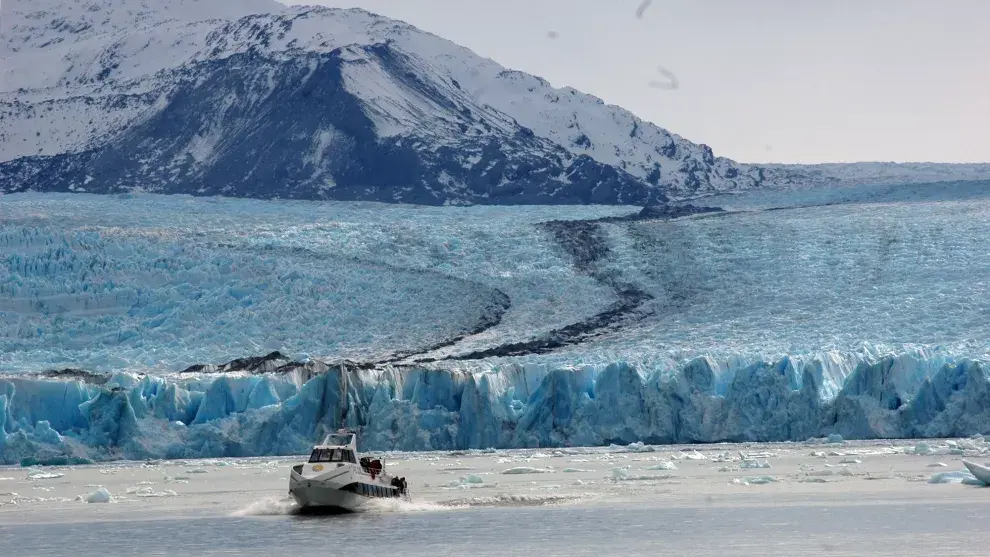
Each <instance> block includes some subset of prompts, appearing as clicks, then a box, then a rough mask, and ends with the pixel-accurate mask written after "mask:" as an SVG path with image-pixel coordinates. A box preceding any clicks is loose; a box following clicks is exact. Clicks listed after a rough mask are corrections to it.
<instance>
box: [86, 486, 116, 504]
mask: <svg viewBox="0 0 990 557" xmlns="http://www.w3.org/2000/svg"><path fill="white" fill-rule="evenodd" d="M112 500H113V496H112V495H110V492H109V491H107V488H105V487H101V488H100V489H97V490H96V491H94V492H93V493H90V494H89V495H87V496H86V502H87V503H109V502H110V501H112Z"/></svg>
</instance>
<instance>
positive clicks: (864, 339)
mask: <svg viewBox="0 0 990 557" xmlns="http://www.w3.org/2000/svg"><path fill="white" fill-rule="evenodd" d="M629 211H630V209H628V208H626V209H623V208H601V207H584V208H572V207H556V208H546V207H542V208H541V207H530V208H497V207H484V208H480V207H475V208H456V209H455V208H443V209H440V208H435V209H420V208H411V207H382V206H377V205H362V204H340V203H336V204H335V203H291V202H260V201H237V200H228V199H192V198H183V197H176V198H163V197H158V196H145V195H136V196H128V197H126V198H115V197H96V196H83V195H79V196H71V197H70V196H59V195H37V194H18V195H13V196H5V197H3V198H2V203H0V223H2V224H0V249H2V251H0V313H2V315H0V317H2V319H0V370H2V371H4V372H6V373H8V374H9V375H8V378H7V379H3V380H0V426H2V430H3V435H0V460H3V461H4V462H11V463H13V462H19V461H20V460H21V459H24V458H37V459H39V460H45V459H54V458H64V457H66V456H74V457H84V458H94V459H108V458H120V457H127V458H162V457H168V458H176V457H205V456H223V457H226V456H251V455H266V454H297V453H303V452H306V451H307V450H308V449H309V448H310V446H311V444H312V443H313V442H314V441H315V440H317V439H318V438H319V437H320V436H321V435H322V434H323V433H324V432H326V431H330V430H334V429H336V428H337V427H340V426H342V425H346V426H350V427H356V428H359V429H360V430H361V439H362V443H363V444H364V445H365V446H366V447H370V448H374V449H410V450H423V449H466V448H473V449H485V448H489V447H537V446H539V447H555V446H568V445H607V444H609V443H617V444H624V445H631V446H630V447H629V448H628V449H627V450H628V451H629V452H630V454H636V453H638V452H640V451H648V450H649V448H648V445H649V444H656V443H680V442H685V443H686V442H715V441H768V440H805V439H808V438H827V437H829V436H834V437H831V439H833V440H836V441H839V440H841V439H860V438H878V437H879V438H895V437H897V438H903V437H951V436H968V435H973V434H980V433H988V432H990V381H988V368H987V366H986V365H985V364H983V363H981V362H980V361H979V360H980V359H985V357H986V355H987V347H988V341H987V339H988V338H990V324H988V323H990V321H988V320H987V319H986V316H987V315H988V311H990V309H988V306H987V298H986V296H985V295H984V290H985V284H984V282H985V280H984V277H985V276H986V275H987V271H988V270H990V254H988V252H987V250H986V249H985V247H984V239H985V238H986V237H987V232H988V231H990V223H988V211H987V202H986V201H984V200H983V199H982V198H980V197H978V196H977V197H973V198H966V199H957V200H954V201H951V202H939V203H932V202H911V203H907V202H900V203H871V204H862V205H838V206H828V207H810V208H801V209H789V210H781V211H752V212H750V211H748V212H736V213H732V214H724V215H710V216H703V217H693V218H687V219H679V220H675V221H638V222H632V221H618V222H605V223H598V224H594V226H597V227H598V228H597V229H596V230H598V231H600V232H601V235H602V236H601V237H602V238H604V245H605V246H606V247H607V249H604V250H602V255H601V257H600V258H599V259H594V260H590V259H589V260H581V261H575V260H574V259H572V258H571V257H569V256H568V254H567V252H566V251H565V250H564V249H562V248H561V246H560V245H558V244H557V243H555V242H556V240H555V239H554V238H553V237H552V236H551V235H549V234H547V233H546V232H545V231H544V230H543V229H541V228H540V227H538V226H536V225H537V224H538V223H541V222H544V221H547V220H551V219H571V220H573V219H589V218H595V217H601V216H607V215H621V214H625V213H627V212H629ZM582 226H584V225H582ZM588 226H591V225H588ZM576 237H578V238H580V235H578V236H576ZM577 247H579V248H587V247H596V246H595V245H590V246H589V245H578V246H577ZM589 268H590V269H589ZM602 276H605V277H609V280H610V281H611V283H607V282H605V281H603V280H602V279H601V277H602ZM596 277H597V278H596ZM607 284H613V285H614V284H626V285H632V287H634V288H635V289H638V290H639V291H641V292H645V293H647V294H648V295H649V296H650V297H648V298H646V301H645V302H644V305H643V307H644V308H645V311H643V312H642V314H641V315H640V316H639V317H640V318H639V319H637V320H630V321H628V322H623V323H621V326H616V327H613V328H612V329H609V330H607V331H603V332H602V333H601V334H600V335H598V336H597V337H594V338H591V339H589V340H587V341H585V342H582V343H580V344H575V345H573V346H565V347H563V348H561V349H559V350H556V351H554V352H551V353H549V354H539V355H524V356H517V357H511V358H488V359H484V360H480V361H476V362H463V363H462V362H457V361H453V362H444V363H441V364H437V365H433V366H426V365H422V364H419V365H413V366H410V367H401V368H392V367H388V366H381V367H379V368H377V369H375V370H361V371H358V370H355V369H353V368H348V370H347V371H341V369H339V368H334V369H332V370H331V371H330V372H329V373H328V374H325V375H320V376H317V377H312V376H311V375H306V374H304V373H302V372H301V371H299V370H297V371H296V372H292V373H287V374H284V375H272V376H236V375H226V376H222V377H219V378H216V377H211V376H205V377H191V376H181V377H179V376H174V375H168V372H170V371H173V370H175V369H178V368H182V367H185V366H187V365H189V364H195V363H220V362H223V361H225V360H228V359H231V358H234V357H243V356H248V355H258V354H260V353H264V352H267V351H268V350H273V349H280V350H282V351H284V352H286V353H288V354H290V355H293V356H296V357H299V358H304V357H305V356H307V355H310V356H313V357H320V358H327V359H329V360H335V361H339V360H340V359H343V358H366V359H372V358H380V357H387V356H388V355H390V354H394V353H396V352H400V353H401V352H404V351H416V350H420V351H425V352H426V353H427V354H454V355H456V354H460V353H464V352H466V351H469V350H477V349H481V348H488V347H492V346H499V345H503V344H505V343H510V342H520V341H526V340H529V339H532V338H533V337H536V336H538V335H540V334H542V333H544V332H547V331H550V330H552V329H557V328H561V327H564V326H567V325H569V324H572V323H575V322H579V321H581V320H583V319H586V318H587V317H589V316H591V315H594V314H596V313H599V312H602V311H603V310H605V309H607V308H609V307H611V306H612V305H613V304H614V303H615V302H616V299H617V290H616V288H613V287H611V286H608V285H607ZM504 302H507V303H504ZM493 308H495V309H497V308H501V309H500V310H498V311H501V313H499V314H498V319H497V320H489V323H488V325H489V326H488V328H484V330H482V331H481V332H478V333H477V334H470V333H471V332H472V331H475V330H477V328H478V326H479V323H482V322H484V321H485V319H486V316H487V317H490V316H491V315H494V314H496V313H498V311H495V309H493ZM465 334H467V335H468V336H467V337H466V338H464V339H461V340H457V337H458V336H461V335H465ZM444 342H450V343H452V344H451V345H450V346H448V347H446V348H443V349H440V350H432V348H431V347H433V346H435V345H437V344H438V343H444ZM51 367H83V368H89V369H95V370H115V371H120V370H125V371H126V373H119V372H118V373H116V374H115V375H113V376H112V377H110V378H109V381H108V382H107V383H106V384H102V385H97V384H87V383H83V382H81V381H78V380H55V379H41V378H39V377H37V376H35V375H30V374H25V372H32V371H40V370H44V369H47V368H51ZM142 371H151V372H154V374H151V375H144V376H142V375H138V374H137V373H136V372H142ZM639 443H642V444H639ZM826 447H827V448H825V449H823V454H830V453H833V452H835V453H838V452H841V451H845V445H844V444H839V443H836V444H833V445H828V446H826ZM974 447H975V445H973V446H969V445H966V444H965V443H962V442H960V443H957V445H956V446H954V447H953V446H949V445H945V446H942V447H939V448H938V449H937V450H938V451H945V452H931V453H930V454H966V453H967V451H968V452H973V451H974V450H977V448H978V447H977V448H974ZM980 447H983V445H980ZM916 450H917V451H918V454H929V451H934V450H936V449H933V448H932V447H931V446H929V447H927V448H926V447H925V446H923V445H922V444H920V443H919V446H918V447H916ZM841 456H845V455H841ZM681 458H682V459H704V458H706V457H705V456H704V455H701V454H699V453H687V454H684V455H682V456H681ZM750 458H751V459H754V460H755V459H757V458H758V459H760V460H763V459H765V458H766V457H762V456H760V457H757V456H751V457H750ZM528 466H529V467H531V468H544V467H545V466H544V464H543V463H535V464H533V463H531V464H529V465H528Z"/></svg>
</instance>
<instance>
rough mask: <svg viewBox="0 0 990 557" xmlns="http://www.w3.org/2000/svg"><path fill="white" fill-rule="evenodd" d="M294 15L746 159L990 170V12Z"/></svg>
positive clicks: (672, 1)
mask: <svg viewBox="0 0 990 557" xmlns="http://www.w3.org/2000/svg"><path fill="white" fill-rule="evenodd" d="M292 3H303V4H324V5H329V6H338V7H354V6H357V7H362V8H365V9H367V10H369V11H373V12H376V13H380V14H383V15H387V16H390V17H393V18H396V19H401V20H404V21H407V22H409V23H412V24H413V25H416V26H418V27H420V28H423V29H425V30H427V31H430V32H433V33H435V34H437V35H440V36H443V37H445V38H447V39H450V40H452V41H454V42H457V43H459V44H462V45H464V46H466V47H468V48H470V49H472V50H474V51H475V52H477V53H478V54H481V55H482V56H486V57H489V58H492V59H494V60H496V61H497V62H499V63H501V64H502V65H504V66H507V67H509V68H514V69H520V70H523V71H526V72H529V73H533V74H536V75H539V76H542V77H544V78H546V79H547V80H548V81H550V82H551V83H552V84H553V85H554V86H557V87H560V86H564V85H570V86H573V87H575V88H577V89H579V90H582V91H585V92H587V93H591V94H594V95H597V96H599V97H601V98H603V99H604V100H605V101H606V102H608V103H612V104H618V105H621V106H623V107H625V108H627V109H629V110H631V111H632V112H634V113H636V114H637V115H638V116H640V117H641V118H644V119H647V120H651V121H653V122H655V123H657V124H659V125H660V126H663V127H665V128H667V129H669V130H671V131H672V132H674V133H678V134H680V135H682V136H684V137H686V138H688V139H690V140H692V141H696V142H701V143H707V144H708V145H710V146H711V147H712V148H713V149H714V150H715V152H716V154H719V155H724V156H728V157H731V158H733V159H736V160H741V161H747V162H765V161H776V162H832V161H835V162H849V161H861V160H883V161H944V162H990V0H941V1H939V2H932V1H923V0H692V1H688V0H653V2H652V3H651V5H650V6H649V7H648V8H647V10H646V11H645V13H644V14H643V17H642V19H637V17H636V11H637V8H638V7H639V6H640V4H641V1H640V0H311V1H308V2H292ZM551 32H552V33H553V34H556V38H550V36H549V34H550V33H551ZM658 66H663V67H664V68H667V69H669V70H670V71H671V72H673V73H674V74H675V75H676V76H677V80H678V81H679V88H678V89H676V90H664V89H658V88H653V87H650V86H649V82H650V81H665V78H664V77H663V76H662V75H660V74H659V73H658V70H657V67H658Z"/></svg>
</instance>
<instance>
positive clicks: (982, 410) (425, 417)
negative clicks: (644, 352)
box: [0, 356, 990, 477]
mask: <svg viewBox="0 0 990 557" xmlns="http://www.w3.org/2000/svg"><path fill="white" fill-rule="evenodd" d="M824 365H827V362H824V363H823V362H821V361H818V360H812V361H807V362H802V361H800V360H794V359H790V358H785V359H784V360H781V361H778V362H775V363H761V364H755V365H751V366H747V367H745V368H743V369H737V370H732V371H729V372H719V371H718V370H717V369H716V368H714V367H713V366H712V365H711V364H710V363H709V361H708V360H706V359H698V360H694V361H692V362H689V363H688V364H686V365H684V366H683V367H682V368H680V369H679V370H677V371H676V373H675V374H673V375H671V374H669V373H662V372H657V371H654V372H650V373H646V374H643V373H641V372H640V371H639V370H637V369H635V368H633V367H630V366H629V365H626V364H621V363H619V364H612V365H609V366H607V367H604V368H602V367H595V366H584V367H582V368H559V369H548V368H542V369H541V368H537V367H533V366H530V367H527V368H524V367H509V368H505V369H502V370H499V371H497V372H484V373H473V374H472V373H465V372H458V371H449V370H425V369H423V370H417V369H384V370H342V369H340V368H334V369H331V370H330V371H328V372H327V373H324V374H322V375H318V376H316V377H314V378H312V379H309V380H308V381H305V382H303V381H301V380H300V377H299V376H298V375H293V374H288V375H285V376H281V377H279V378H277V379H273V378H272V377H270V376H251V377H232V376H220V377H217V378H215V379H212V380H211V379H168V378H164V377H155V376H150V375H145V376H142V377H137V376H133V375H128V374H118V375H116V376H114V377H113V378H112V379H111V380H110V381H109V382H108V383H107V384H105V385H102V386H92V385H83V384H81V383H80V382H79V381H76V380H72V381H59V380H54V379H37V378H33V377H22V378H11V379H5V380H0V393H3V394H0V430H2V431H3V434H2V435H0V462H7V463H16V462H19V461H21V460H22V459H24V458H28V457H34V458H38V459H46V458H54V457H57V456H64V455H70V456H79V457H86V458H92V459H108V458H132V459H145V458H200V457H236V456H261V455H271V454H276V455H288V454H301V453H306V452H307V451H308V450H309V449H310V448H311V446H312V444H313V443H314V442H315V440H318V439H320V438H322V436H323V435H324V433H325V432H328V431H334V430H336V429H338V428H339V427H350V428H356V429H358V430H359V431H360V436H359V439H360V444H361V445H362V446H363V448H365V449H376V450H436V449H447V450H451V449H483V448H488V447H554V446H593V445H606V444H609V443H621V444H633V443H636V444H637V445H634V448H633V449H632V450H627V451H625V453H626V454H630V455H636V454H642V449H641V448H640V447H639V446H638V443H647V444H669V443H696V442H718V441H768V440H776V441H786V440H789V441H799V440H805V439H811V438H822V437H825V436H827V435H829V434H831V433H835V432H841V434H842V435H843V436H844V437H845V438H847V439H862V438H910V437H932V438H936V437H937V438H944V437H963V436H970V435H974V434H979V433H983V432H986V431H988V430H990V427H988V426H990V374H988V373H987V368H986V366H985V365H981V364H979V363H977V362H968V361H964V362H959V363H947V364H945V365H943V366H942V367H940V368H939V369H938V370H937V371H936V372H934V373H929V372H928V369H929V368H930V366H931V363H930V362H928V361H925V360H921V359H916V358H913V357H908V356H902V357H900V358H892V357H888V358H883V359H880V360H878V361H876V362H866V361H864V362H861V363H860V364H859V365H858V366H857V367H856V368H855V369H854V370H852V371H851V372H850V373H849V374H848V375H847V376H845V380H844V381H843V382H842V383H841V384H840V385H836V384H834V383H832V382H833V380H834V379H833V378H834V377H839V376H841V374H837V373H828V372H826V373H823V370H824V368H823V366H824ZM716 378H720V379H721V380H723V381H725V382H726V383H727V384H728V387H727V389H726V390H725V392H724V393H721V394H719V393H718V392H716V384H717V381H716V380H715V379H716ZM272 382H276V383H278V385H276V386H275V387H273V386H272ZM825 386H829V388H828V389H825V388H824V387H825ZM258 389H265V390H267V391H271V392H274V393H276V395H275V396H276V397H277V398H278V402H275V403H269V402H270V401H269V400H266V399H259V398H258V397H257V396H256V395H255V392H256V391H257V390H258ZM901 389H904V390H901ZM833 392H834V393H836V394H829V393H833ZM80 400H82V401H83V402H81V403H80V402H79V401H80ZM259 400H260V401H263V402H259ZM42 419H44V421H42ZM841 448H842V449H843V450H842V451H836V450H830V451H828V452H825V451H820V453H821V456H823V457H827V456H829V455H831V456H840V457H844V456H852V455H858V454H860V453H857V452H855V451H852V450H846V449H845V446H842V447H841ZM932 451H933V452H931V454H958V455H961V456H975V455H987V454H990V445H988V444H987V443H985V442H984V441H983V438H982V437H978V438H974V439H972V440H959V441H954V442H952V444H949V443H946V444H945V445H943V446H938V447H937V448H935V449H932ZM943 451H944V452H943ZM909 452H911V453H912V454H915V453H918V451H917V450H915V449H914V448H912V449H911V450H910V451H909ZM921 454H929V452H927V451H924V452H922V453H921ZM547 456H548V455H536V454H534V455H533V459H534V461H533V462H531V463H528V464H527V465H525V466H519V465H516V466H508V467H506V468H503V469H502V472H503V473H504V474H510V475H511V474H520V473H539V472H541V471H547V470H550V468H548V466H547V463H545V462H540V461H539V460H537V459H538V458H547ZM813 456H814V455H813ZM671 458H672V459H679V460H696V461H705V460H707V459H708V456H706V455H704V454H702V453H699V452H697V451H692V452H689V453H682V454H674V455H672V456H671ZM752 458H753V457H748V456H747V459H743V460H742V461H741V462H743V463H747V462H755V460H751V459H752ZM719 461H721V462H724V461H726V459H725V458H723V457H719ZM575 462H577V461H575ZM766 465H767V463H766V462H765V461H764V462H763V463H760V464H759V465H758V466H759V467H765V466H766ZM744 467H747V468H748V467H750V466H749V465H748V464H747V465H745V466H744ZM201 471H206V472H207V473H208V470H206V469H205V468H198V467H194V468H189V469H187V470H186V473H187V476H186V477H189V475H191V474H193V473H195V472H201ZM826 472H827V473H828V475H834V474H835V473H834V472H833V471H832V470H825V471H820V473H817V474H811V475H819V476H820V475H823V474H824V473H826Z"/></svg>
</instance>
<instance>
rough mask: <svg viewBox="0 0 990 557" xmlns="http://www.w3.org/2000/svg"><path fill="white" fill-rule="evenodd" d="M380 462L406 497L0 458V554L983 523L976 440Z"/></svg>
mask: <svg viewBox="0 0 990 557" xmlns="http://www.w3.org/2000/svg"><path fill="white" fill-rule="evenodd" d="M384 457H385V458H386V466H387V467H388V468H389V469H390V470H391V471H392V472H393V473H396V474H398V475H402V476H406V477H407V478H408V480H409V484H410V488H411V490H412V492H413V500H412V501H411V502H401V501H381V502H379V504H377V505H374V506H372V507H371V508H369V509H368V510H367V511H366V512H363V513H358V514H352V515H345V516H308V515H301V514H300V513H299V512H298V509H297V508H296V507H295V505H294V504H293V503H292V501H291V499H289V498H287V493H286V488H287V483H288V480H287V478H288V469H289V466H290V465H291V464H292V463H294V462H297V461H298V460H299V458H301V457H299V458H277V459H276V458H268V459H265V458H261V459H232V460H216V459H210V460H198V461H150V462H119V463H109V464H96V465H88V466H66V467H47V468H37V467H34V468H22V467H0V547H2V548H4V549H3V551H2V552H0V554H2V555H3V556H5V557H6V556H7V555H18V556H19V555H25V556H27V555H32V556H33V555H66V554H68V553H71V554H72V555H82V556H90V555H93V556H96V555H139V554H140V555H173V556H177V555H279V556H286V555H326V556H337V555H341V556H343V555H355V554H364V553H368V552H372V553H374V554H376V555H397V556H401V555H416V556H419V555H424V556H425V555H429V556H436V555H472V556H474V557H483V556H507V555H543V556H549V555H567V556H575V555H595V556H599V557H601V556H609V555H623V556H629V555H660V554H664V555H713V554H721V555H787V556H791V555H869V556H871V557H873V556H883V555H891V556H893V555H897V556H911V555H926V556H927V555H940V556H943V555H959V556H962V555H966V556H973V555H983V554H985V549H986V547H985V528H986V524H988V522H990V489H986V488H985V487H981V486H977V485H967V484H966V483H960V482H961V481H964V480H965V481H967V482H970V483H972V477H971V476H969V475H968V474H965V473H963V472H961V470H963V465H962V459H968V460H972V461H975V462H979V463H985V462H987V461H990V443H986V442H984V441H983V440H982V439H979V438H977V439H964V440H945V441H927V442H915V441H895V442H889V441H875V442H855V443H823V442H821V441H814V442H806V443H782V444H738V445H731V444H722V445H697V446H690V447H686V446H678V447H650V446H638V445H633V446H630V447H614V446H613V447H608V448H588V449H560V450H554V449H538V450H523V451H496V452H482V451H470V452H459V453H391V454H387V455H384ZM101 488H102V489H105V490H107V491H108V492H109V493H110V494H111V496H112V500H111V501H110V502H109V503H87V502H86V500H87V499H89V498H91V496H92V495H93V494H94V493H96V492H97V491H98V490H100V489H101Z"/></svg>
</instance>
